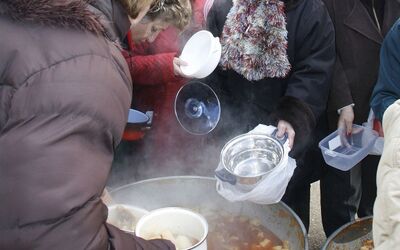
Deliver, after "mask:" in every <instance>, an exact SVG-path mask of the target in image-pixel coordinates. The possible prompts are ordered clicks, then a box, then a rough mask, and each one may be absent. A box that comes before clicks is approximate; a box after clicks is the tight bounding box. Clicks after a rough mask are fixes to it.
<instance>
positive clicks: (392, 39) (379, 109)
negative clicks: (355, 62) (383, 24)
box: [371, 19, 400, 121]
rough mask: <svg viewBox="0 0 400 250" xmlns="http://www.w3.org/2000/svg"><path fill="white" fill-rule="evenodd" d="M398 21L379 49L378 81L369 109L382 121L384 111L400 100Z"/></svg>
mask: <svg viewBox="0 0 400 250" xmlns="http://www.w3.org/2000/svg"><path fill="white" fill-rule="evenodd" d="M399 42H400V19H398V21H397V22H396V23H395V24H394V26H393V28H392V29H391V30H390V32H389V33H388V34H387V36H386V38H385V40H384V42H383V45H382V49H381V55H380V58H381V65H380V67H379V76H378V81H377V83H376V85H375V88H374V91H373V93H372V97H371V108H372V109H373V110H374V113H375V115H376V116H377V117H378V118H379V120H381V121H382V119H383V114H384V113H385V111H386V109H387V108H388V107H389V106H390V105H392V104H393V103H394V102H395V101H396V100H398V99H400V47H399Z"/></svg>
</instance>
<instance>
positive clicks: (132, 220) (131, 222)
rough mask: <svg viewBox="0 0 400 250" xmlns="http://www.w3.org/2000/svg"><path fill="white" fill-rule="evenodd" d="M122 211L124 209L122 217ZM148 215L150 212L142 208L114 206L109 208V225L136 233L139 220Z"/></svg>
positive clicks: (122, 205)
mask: <svg viewBox="0 0 400 250" xmlns="http://www.w3.org/2000/svg"><path fill="white" fill-rule="evenodd" d="M120 209H124V210H123V212H122V213H123V214H122V215H121V210H120ZM127 213H128V214H127ZM148 213H149V211H147V210H145V209H143V208H140V207H135V206H130V205H125V204H113V205H110V206H108V218H107V223H110V224H111V225H114V226H116V227H118V228H119V229H121V230H122V231H125V232H128V233H134V231H135V227H136V224H137V223H138V221H139V219H140V218H141V217H143V216H144V215H146V214H148ZM121 216H122V217H121ZM127 219H128V221H127Z"/></svg>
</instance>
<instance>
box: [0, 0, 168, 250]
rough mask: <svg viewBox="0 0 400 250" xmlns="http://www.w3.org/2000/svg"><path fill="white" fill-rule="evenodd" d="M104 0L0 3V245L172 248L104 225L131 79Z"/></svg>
mask: <svg viewBox="0 0 400 250" xmlns="http://www.w3.org/2000/svg"><path fill="white" fill-rule="evenodd" d="M129 27H130V22H129V19H128V16H127V15H126V14H125V12H124V10H123V9H122V7H121V6H120V5H119V4H118V3H117V2H115V1H114V0H102V1H91V3H90V4H88V1H86V0H69V1H61V0H2V1H0V30H1V36H0V58H1V60H0V200H1V205H0V235H1V236H0V249H30V250H31V249H69V250H70V249H96V250H97V249H104V250H106V249H174V247H173V246H172V245H171V244H170V243H169V242H166V241H162V240H156V241H144V240H143V239H140V238H135V237H134V236H132V235H129V234H126V233H123V232H122V231H120V230H118V229H116V228H115V227H113V226H111V225H107V224H106V223H105V221H106V218H107V208H106V206H105V205H104V204H103V203H102V201H101V199H100V196H101V194H102V191H103V189H104V187H105V185H106V180H107V176H108V174H109V171H110V167H111V163H112V160H113V153H114V150H115V147H116V145H118V143H119V141H120V139H121V134H122V131H123V129H124V127H125V124H126V120H127V111H128V108H129V106H130V102H131V91H132V85H131V78H130V74H129V69H128V67H127V64H126V61H125V59H124V58H123V56H122V54H121V53H120V51H119V49H118V47H117V46H116V43H118V40H121V39H122V38H123V36H125V34H126V32H127V31H128V29H129Z"/></svg>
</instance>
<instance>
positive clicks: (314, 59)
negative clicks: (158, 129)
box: [207, 0, 335, 148]
mask: <svg viewBox="0 0 400 250" xmlns="http://www.w3.org/2000/svg"><path fill="white" fill-rule="evenodd" d="M231 7H232V2H231V0H221V1H215V2H214V5H213V6H212V8H211V10H210V12H209V15H208V18H207V24H208V28H209V30H210V31H211V32H212V33H213V35H214V36H218V37H220V36H221V34H222V30H223V26H224V23H225V20H226V16H227V14H228V12H229V10H230V9H231ZM286 7H287V8H286V12H287V25H286V27H287V31H288V49H287V53H288V58H289V62H290V63H291V65H292V70H291V72H290V73H289V75H288V76H287V77H286V78H266V79H263V80H260V81H248V80H247V79H245V78H244V77H243V76H241V75H239V74H238V73H236V72H235V71H233V70H227V71H224V70H222V69H221V68H220V67H218V68H217V69H216V70H215V71H214V72H213V74H212V75H211V76H210V77H208V79H207V82H208V83H209V84H210V85H211V86H212V87H213V88H214V90H216V92H217V94H218V96H219V97H220V99H221V105H222V117H221V121H220V124H219V125H218V127H217V130H216V132H215V133H222V134H224V135H225V136H226V137H232V136H233V135H236V134H239V133H244V132H247V131H248V130H249V129H251V128H253V127H254V126H256V125H257V124H259V123H264V124H274V125H276V123H277V121H278V120H281V119H282V120H286V121H288V122H289V123H291V125H292V126H293V127H294V129H295V132H296V138H295V147H297V148H302V146H303V145H304V143H305V142H306V141H307V138H309V135H310V133H311V132H312V130H313V129H314V126H315V121H316V119H318V117H319V116H320V114H321V113H322V112H323V111H324V110H325V106H326V102H327V98H328V91H329V82H330V77H331V72H332V69H333V64H334V60H335V49H334V46H335V44H334V41H335V38H334V30H333V25H332V22H331V20H330V18H329V15H328V12H327V11H326V9H325V6H324V5H323V3H322V2H321V1H320V0H299V1H297V2H296V3H295V4H291V6H286Z"/></svg>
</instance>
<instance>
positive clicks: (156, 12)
mask: <svg viewBox="0 0 400 250" xmlns="http://www.w3.org/2000/svg"><path fill="white" fill-rule="evenodd" d="M146 16H147V17H149V18H150V20H152V21H154V20H156V19H161V20H163V21H164V22H167V23H170V24H171V25H173V26H175V27H176V28H178V29H180V30H183V29H184V28H185V27H186V26H187V25H188V24H189V23H190V20H191V16H192V7H191V4H190V0H158V1H156V2H155V3H153V5H152V6H151V8H150V10H149V12H148V13H147V14H146Z"/></svg>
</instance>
